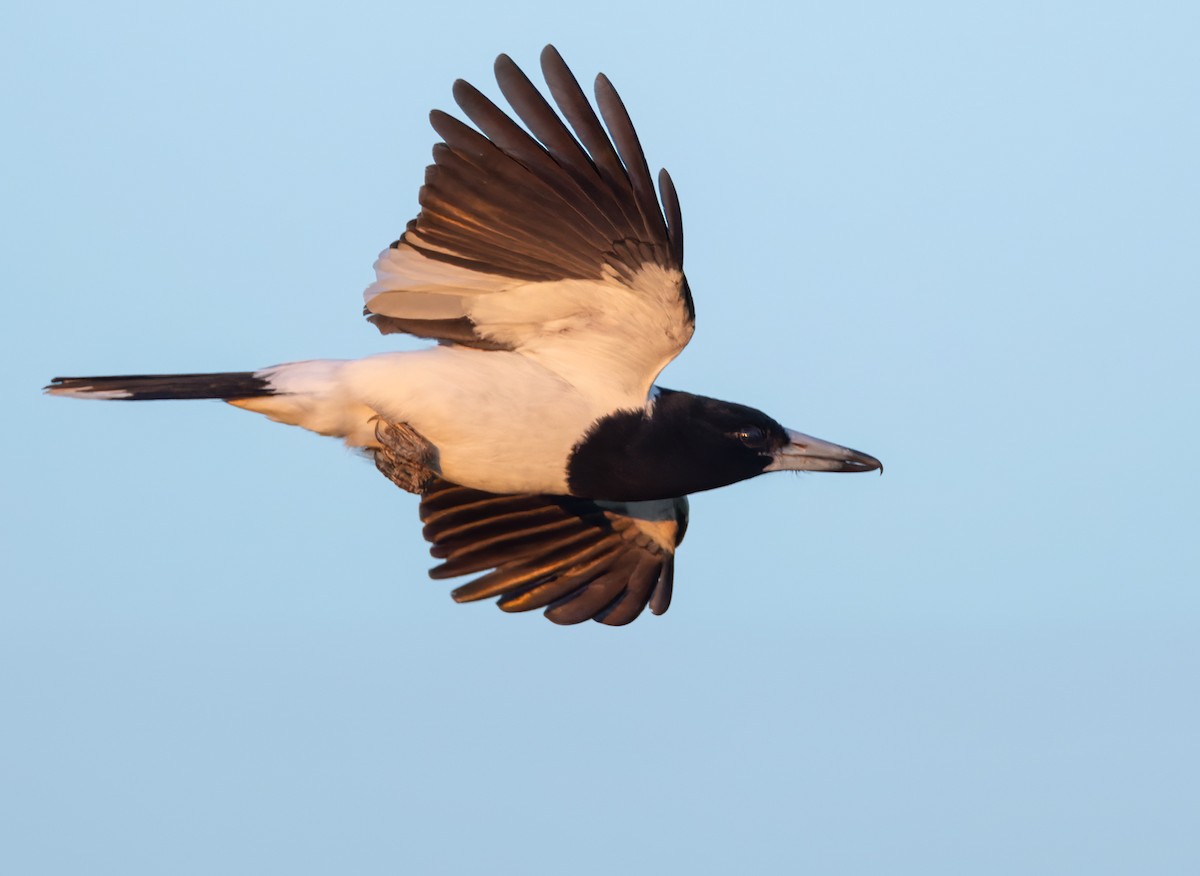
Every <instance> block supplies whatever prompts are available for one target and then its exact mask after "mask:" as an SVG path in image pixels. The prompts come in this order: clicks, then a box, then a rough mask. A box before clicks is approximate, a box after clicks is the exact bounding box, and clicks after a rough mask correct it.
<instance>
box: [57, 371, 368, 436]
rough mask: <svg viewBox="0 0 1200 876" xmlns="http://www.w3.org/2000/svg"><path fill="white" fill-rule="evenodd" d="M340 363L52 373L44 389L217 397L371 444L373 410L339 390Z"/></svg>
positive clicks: (102, 395) (78, 394) (123, 397)
mask: <svg viewBox="0 0 1200 876" xmlns="http://www.w3.org/2000/svg"><path fill="white" fill-rule="evenodd" d="M344 364H345V363H343V362H341V361H339V360H336V359H312V360H309V361H307V362H289V363H287V364H284V365H274V366H272V367H270V368H263V369H260V370H258V371H226V372H223V373H219V374H126V375H121V376H117V377H55V378H54V379H53V380H52V381H50V385H49V386H47V387H46V392H47V393H49V394H50V395H65V396H71V397H74V398H98V399H112V400H117V401H151V400H158V399H193V398H217V399H221V400H223V401H227V402H229V403H230V404H231V405H234V406H235V407H239V408H242V409H243V410H247V411H254V412H255V413H257V414H263V415H264V416H266V417H268V418H270V419H272V420H274V421H275V422H277V423H286V424H288V425H289V426H300V427H301V428H304V429H308V430H309V431H312V432H316V433H317V434H319V435H332V436H335V437H337V438H342V439H344V440H345V442H346V443H347V444H349V445H350V446H352V447H376V446H378V441H377V440H376V438H375V425H376V424H375V420H376V412H375V411H374V410H373V409H372V408H370V407H368V406H367V405H365V404H364V403H362V402H361V401H359V400H358V399H357V398H355V397H354V396H353V395H352V394H348V393H347V392H345V391H344V388H343V387H342V385H341V380H340V374H341V369H342V366H343V365H344Z"/></svg>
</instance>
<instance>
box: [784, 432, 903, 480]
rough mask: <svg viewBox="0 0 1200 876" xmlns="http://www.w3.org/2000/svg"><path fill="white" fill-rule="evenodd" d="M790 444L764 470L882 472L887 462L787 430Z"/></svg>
mask: <svg viewBox="0 0 1200 876" xmlns="http://www.w3.org/2000/svg"><path fill="white" fill-rule="evenodd" d="M787 433H788V443H787V444H785V445H784V446H783V447H781V448H780V449H779V450H777V451H776V452H775V453H774V454H773V455H772V457H771V462H770V463H769V464H768V465H767V466H766V467H765V468H764V469H763V471H844V472H848V471H879V472H881V473H882V472H883V463H882V462H880V461H879V460H878V459H876V458H875V457H873V456H869V455H868V454H866V453H861V452H860V451H858V450H853V449H851V448H849V447H843V446H842V445H840V444H833V443H832V442H829V441H822V440H821V439H820V438H814V437H812V436H811V435H805V434H804V433H802V432H793V431H792V430H791V429H788V430H787Z"/></svg>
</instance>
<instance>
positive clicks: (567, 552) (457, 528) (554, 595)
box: [421, 478, 687, 625]
mask: <svg viewBox="0 0 1200 876" xmlns="http://www.w3.org/2000/svg"><path fill="white" fill-rule="evenodd" d="M686 513H687V512H686V500H683V499H680V500H676V505H675V514H676V520H675V521H674V532H675V544H676V545H678V543H679V541H681V540H682V538H683V531H684V528H685V526H684V522H685V519H686ZM421 520H422V522H423V523H424V524H425V528H424V535H425V538H426V540H428V541H429V542H430V543H431V547H430V553H431V554H433V556H435V557H437V558H439V559H442V560H444V562H443V563H442V564H441V565H440V566H437V567H435V568H434V569H432V570H431V571H430V573H429V574H430V576H431V577H433V578H436V579H441V578H449V577H455V576H458V575H464V574H470V573H474V572H480V571H484V570H488V569H490V570H492V571H489V572H488V573H487V574H485V575H482V576H480V577H478V578H476V579H474V580H472V581H470V582H468V583H467V584H464V585H462V586H460V587H458V588H457V589H456V590H455V591H454V592H453V596H454V598H455V600H457V601H458V602H471V601H474V600H479V599H488V598H494V597H499V599H498V603H497V604H498V605H499V606H500V608H501V609H503V610H504V611H529V610H532V609H537V608H544V609H545V614H546V617H548V618H549V619H550V620H552V621H554V622H555V623H560V624H573V623H579V622H581V621H585V620H589V619H592V620H596V621H598V622H600V623H604V624H609V625H621V624H626V623H629V622H630V621H632V620H634V619H635V618H636V617H637V616H638V615H639V614H641V612H642V610H643V609H644V608H646V607H647V605H648V606H649V607H650V609H651V611H653V612H654V613H655V614H662V613H663V612H665V611H666V610H667V607H668V606H669V605H670V601H671V585H672V580H673V575H674V550H673V549H672V550H667V549H665V548H664V547H663V546H662V545H660V544H659V543H658V542H656V541H655V540H654V539H652V538H651V537H650V536H649V535H647V534H646V532H644V531H643V530H642V529H640V528H639V526H638V523H637V519H636V518H634V517H632V516H629V515H628V514H626V513H623V512H622V511H620V510H618V509H614V508H608V507H602V506H601V505H599V504H597V503H596V502H592V501H590V500H587V499H576V498H571V497H568V496H546V495H511V496H500V495H494V494H491V493H484V492H481V491H479V490H471V489H468V488H466V487H460V486H458V485H456V484H451V483H449V482H448V481H445V480H442V479H440V478H435V479H434V480H433V481H432V483H431V484H430V486H429V487H428V488H427V489H426V491H425V493H424V495H423V496H422V499H421Z"/></svg>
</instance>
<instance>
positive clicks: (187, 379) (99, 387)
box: [46, 371, 276, 401]
mask: <svg viewBox="0 0 1200 876" xmlns="http://www.w3.org/2000/svg"><path fill="white" fill-rule="evenodd" d="M46 392H47V393H49V394H50V395H65V396H73V397H75V398H96V399H110V400H119V401H152V400H159V399H172V398H178V399H195V398H219V399H223V400H225V401H231V400H234V399H243V398H260V397H262V396H268V395H274V394H275V393H276V390H274V389H273V388H272V387H271V384H270V381H269V380H267V379H266V378H265V377H263V376H262V375H261V374H260V373H258V372H254V371H226V372H224V373H220V374H126V375H120V376H116V377H55V378H54V379H53V380H51V381H50V385H49V386H47V387H46Z"/></svg>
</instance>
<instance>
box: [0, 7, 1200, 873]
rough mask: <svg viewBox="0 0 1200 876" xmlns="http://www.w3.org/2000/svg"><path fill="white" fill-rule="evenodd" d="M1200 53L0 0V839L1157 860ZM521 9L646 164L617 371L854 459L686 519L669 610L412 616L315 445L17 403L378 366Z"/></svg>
mask: <svg viewBox="0 0 1200 876" xmlns="http://www.w3.org/2000/svg"><path fill="white" fill-rule="evenodd" d="M1198 38H1200V14H1198V13H1197V12H1196V10H1195V7H1194V6H1193V5H1192V4H1184V3H1151V4H1119V3H1088V4H1083V3H1057V4H1041V3H1008V4H1003V5H1002V6H1001V5H994V4H989V5H983V4H953V3H911V4H882V3H877V4H811V3H800V4H793V5H792V6H791V7H789V8H787V9H784V8H783V7H775V6H766V5H758V4H753V3H750V4H738V5H736V6H729V5H715V4H708V5H706V4H687V5H686V6H685V5H675V4H661V5H658V6H651V5H649V4H643V3H638V4H632V3H624V2H614V3H610V4H605V5H604V7H603V8H599V7H590V8H588V9H586V10H585V9H582V8H580V9H566V8H564V6H563V4H551V3H518V4H509V5H507V6H504V7H503V8H499V7H497V6H495V5H494V4H486V5H476V4H471V3H467V4H462V5H459V6H456V7H454V8H445V9H442V10H441V11H437V10H434V9H433V8H432V7H431V5H429V4H426V5H423V6H418V7H414V6H407V5H401V4H368V3H347V4H341V5H340V6H339V7H338V8H335V7H334V6H333V5H326V4H321V5H306V4H303V3H301V4H294V3H293V4H257V5H256V6H255V7H254V9H253V10H247V9H245V8H243V6H242V5H237V4H222V3H205V4H185V3H176V4H164V5H162V6H160V7H153V8H150V7H146V8H143V6H142V5H140V4H119V3H118V4H103V8H101V6H98V5H92V4H88V5H82V4H80V5H75V4H39V5H38V7H37V9H33V8H32V7H29V8H24V9H17V8H15V5H14V8H6V9H5V10H4V11H3V12H2V13H0V72H2V73H3V76H2V77H0V82H2V83H3V84H2V85H0V88H2V89H3V92H4V104H5V108H6V109H5V117H6V118H7V119H8V120H9V135H8V136H6V137H5V138H3V142H2V143H0V152H2V153H3V159H4V167H5V168H6V172H5V173H4V174H3V175H2V177H0V198H2V200H3V203H4V205H5V209H4V211H3V213H2V217H3V218H2V219H0V221H2V222H3V228H2V229H0V231H2V232H3V233H2V234H0V249H2V251H3V260H4V264H5V267H6V278H7V279H6V285H7V289H8V291H7V296H6V301H7V304H8V307H9V316H8V318H7V319H5V320H3V321H2V323H0V340H2V341H3V343H2V345H0V348H2V349H3V351H4V365H5V367H4V368H3V370H2V372H0V386H2V392H3V398H4V403H5V406H6V410H7V428H6V429H5V430H4V433H3V438H0V440H2V441H3V442H4V458H5V459H7V460H8V465H6V466H5V468H4V473H3V495H4V497H5V501H4V503H3V505H2V507H0V521H2V523H3V525H2V526H0V544H2V549H0V557H2V559H0V564H2V565H0V570H2V577H3V590H2V591H0V594H2V600H3V608H2V610H0V701H2V702H3V703H4V704H5V709H4V713H5V717H4V720H3V721H2V722H0V787H2V788H3V789H4V790H3V792H2V793H0V869H3V870H4V871H5V872H13V873H46V874H51V873H53V874H58V873H82V872H87V873H121V874H140V873H147V874H149V873H164V872H170V873H214V872H230V873H241V872H245V873H252V872H253V873H262V872H288V873H293V874H300V873H328V872H350V873H364V874H366V873H385V872H386V873H397V872H401V873H479V872H487V873H523V874H530V873H563V872H571V873H581V874H589V873H597V874H599V873H613V872H628V873H642V872H692V873H709V872H711V873H728V872H763V873H784V872H788V873H790V872H813V873H823V874H877V873H884V872H886V873H914V874H924V876H928V874H942V873H945V874H961V873H972V874H992V873H995V874H1010V873H1055V874H1064V873H1080V874H1104V873H1130V872H1148V873H1156V874H1173V873H1194V872H1197V869H1198V868H1200V838H1198V835H1197V832H1196V829H1195V825H1196V823H1197V817H1198V816H1200V791H1198V790H1197V789H1198V788H1200V757H1198V755H1197V753H1196V744H1195V740H1196V739H1197V738H1200V705H1197V703H1198V700H1197V697H1196V695H1195V690H1196V678H1197V677H1198V674H1200V650H1198V647H1197V644H1196V642H1197V633H1198V632H1200V630H1198V627H1200V595H1198V590H1197V578H1198V575H1197V565H1198V560H1200V556H1198V554H1200V548H1198V544H1200V539H1198V538H1197V536H1196V529H1197V525H1196V524H1197V516H1196V512H1195V497H1196V495H1197V488H1198V487H1200V484H1198V483H1197V481H1198V478H1197V474H1196V470H1195V465H1194V464H1193V463H1192V461H1191V456H1192V451H1191V447H1190V444H1191V441H1192V440H1193V438H1194V436H1195V434H1196V427H1197V420H1198V406H1197V391H1196V375H1197V371H1198V369H1197V366H1198V365H1200V361H1198V360H1200V354H1198V353H1197V343H1196V335H1197V323H1198V309H1197V304H1196V298H1197V291H1198V290H1200V248H1198V246H1197V241H1198V240H1200V207H1198V205H1200V173H1198V171H1197V166H1198V165H1197V161H1196V156H1197V155H1200V113H1198V112H1197V109H1198V108H1200V107H1198V98H1200V94H1198V90H1197V89H1198V83H1200V64H1198V62H1197V60H1196V45H1197V40H1198ZM546 42H554V43H555V44H556V45H557V46H558V47H559V49H560V50H561V51H562V53H563V54H564V56H565V57H566V59H567V61H568V63H570V64H571V65H572V67H573V68H574V70H575V71H576V73H577V74H578V75H579V76H580V78H581V79H583V80H585V81H586V80H587V79H590V78H591V76H592V75H593V74H594V73H596V72H597V71H600V70H603V71H604V72H606V73H608V74H609V76H610V77H611V78H612V80H613V81H614V83H615V84H616V85H617V87H618V89H620V91H621V93H622V96H623V97H624V99H625V101H626V103H627V105H628V106H629V109H630V112H631V114H632V115H633V118H634V121H635V123H636V124H637V125H638V129H639V133H640V135H641V137H642V140H643V143H644V145H645V147H646V150H647V153H648V155H649V157H650V161H651V164H652V165H653V166H654V167H658V166H660V165H666V166H667V167H669V168H670V170H671V172H672V175H673V176H674V178H675V181H676V184H677V186H678V188H679V191H680V196H681V200H682V202H683V207H684V221H685V225H686V228H687V240H688V253H687V259H688V265H687V267H688V275H689V279H690V281H691V285H692V289H693V291H694V293H695V297H696V303H697V310H698V329H697V333H696V336H695V339H694V340H693V343H692V345H691V347H689V349H688V350H687V351H686V352H685V353H684V354H683V356H682V357H681V358H680V360H679V361H677V362H676V363H674V364H673V365H671V366H670V368H669V369H668V370H667V371H666V372H665V374H664V375H663V378H662V381H661V382H662V383H663V384H664V385H666V386H670V387H677V388H686V389H690V390H693V391H697V392H702V393H705V394H708V395H714V396H717V397H723V398H729V399H735V400H738V401H741V402H744V403H748V404H753V405H755V406H759V407H762V408H764V409H766V410H768V411H770V412H771V413H772V414H774V415H776V416H777V417H778V418H779V419H781V420H783V421H784V422H786V423H787V424H788V425H789V426H792V427H794V428H798V429H801V430H804V431H807V432H810V433H812V434H815V435H819V436H821V437H824V438H827V439H830V440H833V441H838V442H841V443H845V444H849V445H851V446H855V447H860V448H861V449H863V450H865V451H868V452H870V453H872V454H874V455H876V456H878V457H880V458H881V459H883V460H884V462H885V463H886V465H887V471H886V474H884V475H883V476H882V477H843V476H832V475H827V476H820V475H810V476H803V477H798V476H792V475H775V476H771V477H765V478H761V479H758V480H756V481H754V482H750V483H746V484H742V485H738V486H736V487H733V488H729V489H726V490H721V491H718V492H714V493H710V494H704V495H700V496H697V497H695V498H694V500H693V504H692V526H691V529H690V531H689V533H688V537H687V541H686V542H685V543H684V545H683V548H682V550H681V553H680V557H679V566H678V574H677V587H676V596H675V603H674V605H673V606H672V608H671V611H670V612H669V613H668V614H667V615H666V616H664V617H662V618H652V617H645V618H643V619H640V620H639V621H638V622H637V623H635V624H634V625H632V626H631V627H628V628H624V629H620V630H611V629H606V628H601V627H599V626H598V625H594V624H592V625H586V626H582V627H576V628H570V629H560V628H557V627H554V626H553V625H551V624H549V623H548V622H546V621H544V620H543V619H541V618H540V617H539V616H537V615H536V614H535V615H529V616H516V617H510V616H506V615H503V614H502V613H500V612H499V611H497V610H496V609H495V608H493V607H491V606H488V605H472V606H457V605H455V604H454V603H453V602H452V601H451V600H450V599H449V597H448V595H447V593H448V590H449V588H448V587H447V586H446V585H445V584H443V583H438V582H431V581H429V580H427V579H426V577H425V570H426V569H427V568H428V566H429V565H430V564H431V563H430V560H429V559H428V557H427V555H426V554H425V547H424V545H423V543H422V541H421V538H420V528H419V526H418V524H417V520H416V503H415V501H414V500H413V498H412V497H409V496H406V495H403V494H401V493H400V492H398V491H397V490H395V489H394V488H393V487H391V485H390V484H388V483H387V482H386V481H384V480H383V479H382V478H380V477H379V476H378V475H377V474H376V473H375V472H374V470H373V469H372V467H371V466H370V465H369V464H368V463H365V462H363V461H361V460H359V459H357V458H355V457H353V456H351V455H350V454H348V453H347V452H345V451H344V450H342V449H341V448H339V446H338V445H337V444H336V443H335V442H333V441H330V440H328V439H320V438H317V437H315V436H311V435H308V434H302V433H300V432H298V431H297V430H288V429H285V428H283V427H281V426H277V425H275V424H272V423H269V422H266V421H263V420H261V419H259V418H256V417H254V416H251V415H248V414H246V413H243V412H241V411H237V410H234V409H232V408H228V407H226V406H223V405H220V404H218V403H187V404H183V403H181V404H174V405H171V404H161V405H115V404H107V405H106V404H96V403H81V402H69V401H64V400H60V399H49V398H44V397H42V396H41V395H39V392H38V390H39V387H40V386H41V385H42V384H43V383H45V381H46V380H47V379H48V378H50V377H52V376H54V375H57V374H90V373H122V372H133V373H137V372H147V371H150V372H159V371H161V372H169V371H204V370H235V369H245V368H255V367H260V366H265V365H269V364H273V363H276V362H282V361H289V360H295V359H304V358H315V357H335V356H344V357H352V356H360V355H365V354H368V353H372V352H376V351H379V350H384V349H389V348H394V347H395V346H396V345H397V344H406V343H407V344H409V346H415V343H413V342H407V341H396V340H395V339H393V338H381V337H379V336H378V335H377V334H376V333H375V332H374V330H373V329H371V328H370V327H369V326H367V325H366V324H365V323H364V322H363V321H362V319H361V317H360V316H359V308H360V302H361V299H360V293H361V290H362V288H363V287H365V286H366V285H367V283H368V282H369V281H370V279H371V272H370V266H371V262H372V261H373V259H374V257H375V254H376V253H377V252H378V251H379V249H381V248H382V247H383V246H385V245H386V244H387V243H389V242H390V241H391V240H392V239H394V237H395V236H396V235H397V234H398V233H399V231H401V230H402V229H403V227H404V224H405V222H407V220H408V219H409V218H410V217H411V216H412V215H413V214H414V212H415V209H416V190H417V186H418V185H419V183H420V180H421V177H422V168H423V167H424V165H425V164H426V163H427V162H428V156H429V148H430V146H431V145H432V143H433V141H434V139H435V138H434V135H433V133H432V131H431V130H430V129H429V127H428V124H427V122H426V114H427V112H428V110H429V109H430V108H432V107H434V106H437V107H441V108H446V109H450V108H452V100H451V98H450V85H451V83H452V81H453V80H454V78H456V77H459V76H461V77H464V78H467V79H469V80H471V81H472V82H474V83H475V84H476V85H478V86H480V87H482V88H483V89H484V90H485V92H488V93H490V94H492V95H495V94H496V93H497V92H496V90H495V89H494V87H493V84H492V79H491V73H490V69H491V62H492V59H493V58H494V57H495V55H496V54H497V53H499V52H502V51H503V52H508V53H509V54H511V55H512V56H513V57H514V59H515V60H517V62H518V63H519V64H521V65H522V66H524V67H525V68H526V69H527V70H528V71H530V72H531V73H532V72H534V71H535V70H536V59H537V52H538V51H539V50H540V48H541V46H542V45H543V44H544V43H546ZM535 78H536V77H535ZM14 308H15V313H14V312H13V309H14Z"/></svg>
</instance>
